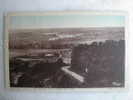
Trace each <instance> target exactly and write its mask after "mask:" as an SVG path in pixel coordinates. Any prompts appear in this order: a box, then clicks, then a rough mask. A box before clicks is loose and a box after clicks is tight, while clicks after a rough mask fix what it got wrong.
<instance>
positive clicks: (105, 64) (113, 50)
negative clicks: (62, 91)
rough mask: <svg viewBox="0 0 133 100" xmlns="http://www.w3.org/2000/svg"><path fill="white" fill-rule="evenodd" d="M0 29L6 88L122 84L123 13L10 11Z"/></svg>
mask: <svg viewBox="0 0 133 100" xmlns="http://www.w3.org/2000/svg"><path fill="white" fill-rule="evenodd" d="M5 28H6V50H5V52H6V80H7V84H8V86H9V87H13V88H52V89H53V88H70V89H71V88H79V89H81V88H83V89H90V88H124V87H125V80H126V77H125V72H126V71H125V15H123V14H117V13H115V14H114V13H108V12H107V13H102V12H97V13H92V12H57V13H56V12H53V13H52V12H49V13H10V14H8V16H7V18H6V27H5Z"/></svg>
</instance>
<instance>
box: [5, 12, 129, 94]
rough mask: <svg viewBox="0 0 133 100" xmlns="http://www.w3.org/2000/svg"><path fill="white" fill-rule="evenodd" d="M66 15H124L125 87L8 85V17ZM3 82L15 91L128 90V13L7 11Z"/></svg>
mask: <svg viewBox="0 0 133 100" xmlns="http://www.w3.org/2000/svg"><path fill="white" fill-rule="evenodd" d="M65 14H66V15H67V14H82V15H83V14H87V15H92V14H93V15H122V16H125V51H126V52H125V87H124V88H123V87H109V88H32V87H31V88H27V87H26V88H24V87H22V88H18V87H10V83H9V50H8V41H9V40H8V30H9V28H10V23H9V21H10V17H11V16H23V15H26V16H31V15H34V16H38V15H39V16H45V15H65ZM5 19H6V20H5V40H4V50H5V83H6V85H5V86H6V88H7V89H9V90H15V91H18V90H19V91H48V92H63V91H65V92H66V91H67V92H72V91H73V92H75V91H79V92H81V91H95V92H98V91H105V92H107V91H110V92H111V91H114V92H116V91H117V92H122V91H127V90H129V59H128V57H129V55H130V54H129V52H128V51H129V34H128V13H127V12H124V11H48V12H12V13H8V14H7V15H6V18H5Z"/></svg>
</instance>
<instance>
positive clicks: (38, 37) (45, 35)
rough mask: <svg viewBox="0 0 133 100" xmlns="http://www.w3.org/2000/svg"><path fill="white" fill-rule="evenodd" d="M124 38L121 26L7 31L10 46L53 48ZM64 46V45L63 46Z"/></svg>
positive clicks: (19, 47)
mask: <svg viewBox="0 0 133 100" xmlns="http://www.w3.org/2000/svg"><path fill="white" fill-rule="evenodd" d="M121 39H124V28H123V27H110V28H109V27H107V28H58V29H16V30H10V31H9V46H10V48H13V49H15V48H17V49H25V48H53V47H59V48H60V47H62V46H63V45H66V47H69V45H74V44H79V43H87V44H90V43H92V42H94V41H105V40H121ZM63 47H64V46H63ZM70 47H71V46H70Z"/></svg>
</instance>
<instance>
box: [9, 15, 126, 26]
mask: <svg viewBox="0 0 133 100" xmlns="http://www.w3.org/2000/svg"><path fill="white" fill-rule="evenodd" d="M124 24H125V17H124V16H121V15H90V14H88V15H87V14H86V15H81V14H66V15H45V16H44V15H39V16H33V15H31V16H29V15H28V16H24V15H21V16H11V17H10V25H11V27H10V28H11V29H26V28H63V27H64V28H65V27H66V28H68V27H123V26H124Z"/></svg>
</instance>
